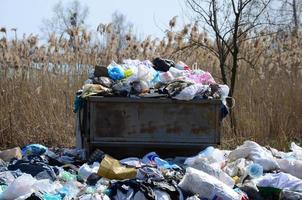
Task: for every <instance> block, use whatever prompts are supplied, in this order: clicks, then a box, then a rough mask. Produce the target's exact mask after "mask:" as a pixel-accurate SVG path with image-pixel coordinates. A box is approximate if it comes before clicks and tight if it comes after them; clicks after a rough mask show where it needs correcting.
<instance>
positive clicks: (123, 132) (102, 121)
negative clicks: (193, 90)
mask: <svg viewBox="0 0 302 200" xmlns="http://www.w3.org/2000/svg"><path fill="white" fill-rule="evenodd" d="M220 108H221V101H220V100H212V99H211V100H192V101H179V100H173V99H166V98H165V99H161V98H122V97H110V98H109V97H100V96H92V97H89V98H88V99H87V101H86V103H85V106H84V109H83V110H82V112H81V113H80V114H79V116H80V117H79V119H78V122H79V123H77V124H79V125H78V132H80V133H77V143H78V145H79V146H80V147H82V148H84V149H85V150H86V152H87V154H88V155H89V154H91V153H92V152H93V150H94V149H96V148H99V149H101V150H102V151H104V152H106V153H108V154H110V155H112V156H114V157H116V158H122V157H127V156H143V155H144V154H145V153H148V152H150V151H156V152H157V153H159V154H160V155H161V156H163V157H169V156H175V155H179V156H184V155H186V156H188V155H192V154H195V153H197V152H199V151H200V150H202V148H204V147H205V146H209V145H213V146H215V145H217V144H219V143H220V129H221V120H220V118H219V114H220Z"/></svg>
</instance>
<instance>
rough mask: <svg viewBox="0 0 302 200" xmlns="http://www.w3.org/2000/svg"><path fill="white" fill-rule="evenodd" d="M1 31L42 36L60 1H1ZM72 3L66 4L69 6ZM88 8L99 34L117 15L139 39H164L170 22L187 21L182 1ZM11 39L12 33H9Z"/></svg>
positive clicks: (141, 0) (113, 0) (102, 3)
mask: <svg viewBox="0 0 302 200" xmlns="http://www.w3.org/2000/svg"><path fill="white" fill-rule="evenodd" d="M0 2H1V6H0V27H6V29H7V30H10V29H11V28H17V29H18V36H19V37H20V36H22V35H23V33H26V34H30V33H34V34H37V33H40V27H41V24H42V20H43V19H44V18H50V17H51V16H52V8H53V6H54V4H56V3H57V2H59V0H1V1H0ZM68 2H70V0H63V3H64V4H66V3H68ZM80 2H81V3H82V4H86V5H87V6H88V8H89V16H88V19H87V22H86V23H87V24H88V25H89V26H90V28H91V29H94V30H96V27H97V26H98V25H99V24H100V23H108V22H110V20H111V15H112V13H113V12H114V11H119V12H121V13H123V14H125V15H126V16H127V19H128V20H129V21H130V22H132V23H133V24H134V30H135V31H136V33H137V34H138V35H140V36H146V35H153V36H155V37H162V36H163V35H164V33H163V30H161V29H164V28H165V27H167V25H168V23H169V20H170V19H171V18H172V17H173V16H175V15H178V16H179V18H178V22H179V25H182V24H183V23H184V22H185V21H186V20H185V19H188V18H186V17H185V16H187V15H188V14H187V12H186V11H185V5H184V3H183V0H82V1H80ZM8 34H9V35H10V36H12V35H13V33H12V32H8Z"/></svg>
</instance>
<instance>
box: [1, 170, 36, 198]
mask: <svg viewBox="0 0 302 200" xmlns="http://www.w3.org/2000/svg"><path fill="white" fill-rule="evenodd" d="M36 181H37V180H36V179H35V178H33V177H32V176H31V175H29V174H23V175H22V176H20V177H18V178H16V179H15V180H14V182H12V183H11V184H10V185H9V186H8V187H7V189H6V190H5V191H4V192H3V193H2V194H1V195H0V199H4V200H13V199H17V198H18V197H20V196H23V195H27V194H31V193H33V192H34V190H33V188H32V186H33V185H34V184H35V183H36Z"/></svg>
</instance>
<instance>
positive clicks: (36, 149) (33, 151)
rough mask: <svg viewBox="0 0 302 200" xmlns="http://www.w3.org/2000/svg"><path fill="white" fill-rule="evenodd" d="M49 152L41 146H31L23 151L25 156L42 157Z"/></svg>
mask: <svg viewBox="0 0 302 200" xmlns="http://www.w3.org/2000/svg"><path fill="white" fill-rule="evenodd" d="M46 151H47V147H45V146H43V145H41V144H30V145H27V146H25V147H24V148H23V149H22V155H23V156H29V155H35V156H40V155H42V154H44V153H45V152H46Z"/></svg>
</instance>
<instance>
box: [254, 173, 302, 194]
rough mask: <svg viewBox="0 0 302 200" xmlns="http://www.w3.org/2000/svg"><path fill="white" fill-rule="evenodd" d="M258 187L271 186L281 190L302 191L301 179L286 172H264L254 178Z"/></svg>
mask: <svg viewBox="0 0 302 200" xmlns="http://www.w3.org/2000/svg"><path fill="white" fill-rule="evenodd" d="M254 182H255V183H256V185H257V186H259V187H273V188H278V189H281V190H294V191H302V180H301V179H299V178H297V177H294V176H292V175H290V174H287V173H283V172H280V173H277V174H265V175H264V176H262V177H260V178H258V179H254Z"/></svg>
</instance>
